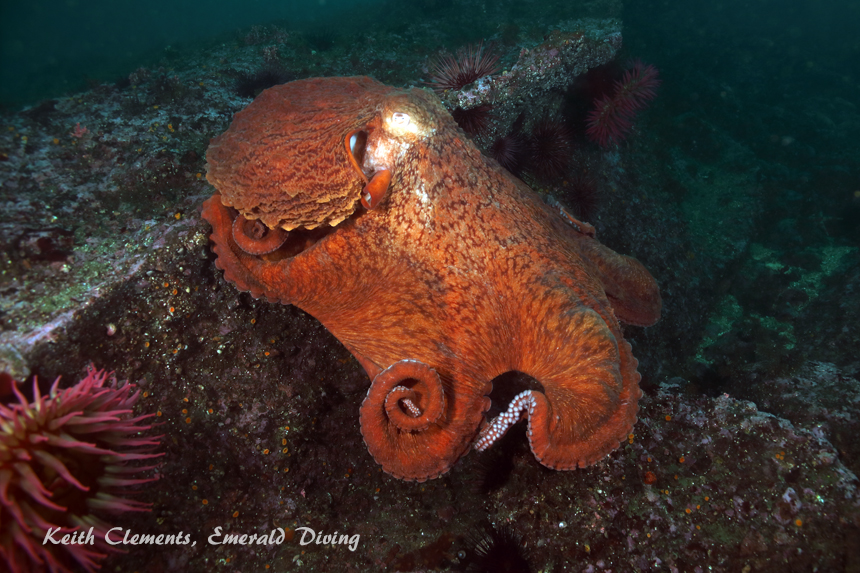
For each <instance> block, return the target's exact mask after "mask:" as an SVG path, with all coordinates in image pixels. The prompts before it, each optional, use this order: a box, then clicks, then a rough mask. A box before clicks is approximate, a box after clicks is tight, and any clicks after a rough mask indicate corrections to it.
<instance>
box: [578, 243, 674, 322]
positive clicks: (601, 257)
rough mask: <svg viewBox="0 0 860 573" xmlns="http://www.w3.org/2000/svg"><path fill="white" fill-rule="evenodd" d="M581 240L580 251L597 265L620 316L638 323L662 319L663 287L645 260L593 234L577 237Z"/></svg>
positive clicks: (607, 293)
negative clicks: (620, 252) (617, 248)
mask: <svg viewBox="0 0 860 573" xmlns="http://www.w3.org/2000/svg"><path fill="white" fill-rule="evenodd" d="M578 244H579V247H580V253H581V254H582V255H583V256H584V257H585V258H586V259H588V260H590V261H591V262H592V263H593V264H594V266H595V267H596V270H597V276H598V279H599V280H600V283H601V284H602V285H603V290H604V292H605V293H606V298H608V299H609V302H610V304H611V305H612V309H613V310H614V311H615V316H617V317H618V320H620V321H621V322H626V323H627V324H633V325H636V326H651V325H652V324H654V323H655V322H657V321H658V320H660V313H661V311H662V308H663V300H662V298H661V297H660V287H659V286H658V285H657V281H656V280H654V277H653V276H651V273H649V272H648V269H646V268H645V267H644V266H643V265H642V263H640V262H639V261H637V260H636V259H634V258H633V257H628V256H627V255H621V254H618V253H616V252H615V251H613V250H612V249H610V248H609V247H606V246H604V245H603V244H601V243H600V242H598V241H597V240H595V239H592V238H590V237H585V236H582V237H580V238H578Z"/></svg>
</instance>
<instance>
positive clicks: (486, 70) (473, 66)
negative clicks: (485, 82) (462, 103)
mask: <svg viewBox="0 0 860 573" xmlns="http://www.w3.org/2000/svg"><path fill="white" fill-rule="evenodd" d="M498 62H499V57H498V56H497V55H495V54H492V53H490V52H487V51H484V45H483V43H481V44H478V45H477V46H476V45H474V44H470V45H468V46H466V47H465V48H461V49H460V50H459V51H458V52H457V55H456V56H453V55H451V54H443V55H441V56H438V57H437V58H436V59H435V60H433V61H432V62H430V65H429V68H430V81H429V82H427V85H429V86H430V87H431V88H433V91H435V92H437V93H444V92H445V91H447V90H459V89H461V88H464V87H466V86H467V85H469V84H471V83H472V82H474V81H476V80H479V79H481V78H483V77H484V76H489V75H492V74H494V73H496V71H497V70H498V66H497V65H496V64H498Z"/></svg>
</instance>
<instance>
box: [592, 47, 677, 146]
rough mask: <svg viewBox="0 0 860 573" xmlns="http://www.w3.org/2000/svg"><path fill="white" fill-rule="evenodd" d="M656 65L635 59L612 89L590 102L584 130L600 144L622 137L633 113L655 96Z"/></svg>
mask: <svg viewBox="0 0 860 573" xmlns="http://www.w3.org/2000/svg"><path fill="white" fill-rule="evenodd" d="M657 75H658V74H657V68H655V67H654V66H653V65H650V64H649V65H647V66H645V65H643V64H642V62H640V61H638V60H637V61H635V62H634V63H633V67H632V68H630V69H629V70H627V71H626V72H624V77H623V78H622V79H621V80H620V81H618V82H615V90H614V91H613V93H611V94H607V95H605V96H603V97H602V98H598V99H597V101H595V102H594V109H592V110H591V112H589V114H588V119H587V122H588V129H587V130H586V133H587V134H588V136H589V137H590V138H591V139H592V141H596V142H597V143H599V144H600V145H601V146H603V147H607V146H608V145H609V144H610V143H611V142H613V141H614V142H615V143H618V142H620V141H621V140H623V139H624V138H625V137H626V136H627V133H628V132H629V131H630V129H631V128H632V127H633V119H634V118H635V117H636V112H638V111H639V110H640V109H642V108H644V107H645V106H646V105H648V102H650V101H651V100H652V99H654V98H655V97H656V95H657V92H656V89H657V86H659V85H660V80H659V79H658V78H657Z"/></svg>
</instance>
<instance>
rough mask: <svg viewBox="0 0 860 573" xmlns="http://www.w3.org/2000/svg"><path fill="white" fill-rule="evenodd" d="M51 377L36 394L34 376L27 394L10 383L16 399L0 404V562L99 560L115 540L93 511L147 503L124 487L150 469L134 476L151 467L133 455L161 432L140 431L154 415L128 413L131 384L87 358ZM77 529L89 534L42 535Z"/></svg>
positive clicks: (23, 566) (77, 563)
mask: <svg viewBox="0 0 860 573" xmlns="http://www.w3.org/2000/svg"><path fill="white" fill-rule="evenodd" d="M59 381H60V379H59V378H58V379H57V380H56V381H55V382H54V384H53V385H52V386H51V389H50V392H49V393H48V394H47V395H42V394H41V393H40V391H39V387H38V384H37V382H36V381H35V380H34V382H33V394H34V397H33V402H32V403H31V402H28V400H27V399H26V398H25V397H24V396H23V395H22V394H21V392H20V391H19V390H18V388H17V386H13V392H14V394H15V396H16V397H17V399H18V402H12V403H11V404H7V405H2V404H0V566H4V565H5V567H4V570H7V569H8V570H10V571H12V572H13V573H15V572H23V571H52V572H66V571H72V570H75V571H79V570H83V571H93V570H95V569H98V568H99V567H100V566H99V562H100V561H101V559H103V558H104V556H105V553H104V552H105V551H111V550H115V549H113V548H111V547H110V546H108V545H107V544H106V543H105V541H104V534H105V533H106V532H107V531H108V529H110V527H111V526H110V525H108V524H107V523H106V522H105V521H103V520H102V519H100V518H99V517H97V515H96V514H99V513H102V512H110V513H113V514H116V513H120V512H123V511H149V505H148V504H145V503H142V502H139V501H134V500H131V499H127V496H128V494H129V493H132V492H131V491H130V489H133V488H135V487H136V486H139V485H141V484H145V483H147V482H150V481H153V480H154V479H156V478H140V477H138V476H136V475H135V474H139V473H141V472H144V471H147V470H151V469H153V468H154V467H155V466H151V465H150V466H141V465H140V464H139V462H140V461H141V460H151V459H153V458H156V457H158V456H160V455H163V454H158V453H152V452H153V450H154V449H155V448H156V447H157V446H158V445H159V443H160V438H161V436H144V435H141V433H142V432H145V431H146V430H149V429H150V428H151V427H152V425H148V424H144V420H146V419H148V418H150V417H151V416H152V415H141V416H134V415H133V410H132V408H133V406H134V404H135V403H136V402H137V400H138V397H139V395H140V391H137V392H134V393H132V391H133V389H134V385H132V384H128V383H127V382H123V383H121V384H120V383H117V380H116V378H114V377H113V376H112V375H111V374H109V373H106V372H105V371H104V370H100V371H96V370H95V369H94V368H90V369H89V371H88V374H87V376H86V378H84V379H83V380H81V381H80V382H78V383H77V384H76V385H74V386H72V387H70V388H65V389H59V388H58V386H59ZM106 382H108V383H107V384H106ZM75 532H80V533H78V536H79V537H80V539H84V536H85V535H86V536H87V537H86V538H87V539H90V537H89V536H88V535H87V534H88V533H90V532H91V533H92V536H93V537H92V539H93V541H94V543H93V544H92V545H89V544H66V545H64V544H56V545H55V544H52V543H51V542H50V541H48V542H47V543H43V541H44V540H45V539H46V535H50V538H51V539H53V540H56V541H57V542H59V541H60V540H61V539H62V538H63V536H64V535H67V534H75Z"/></svg>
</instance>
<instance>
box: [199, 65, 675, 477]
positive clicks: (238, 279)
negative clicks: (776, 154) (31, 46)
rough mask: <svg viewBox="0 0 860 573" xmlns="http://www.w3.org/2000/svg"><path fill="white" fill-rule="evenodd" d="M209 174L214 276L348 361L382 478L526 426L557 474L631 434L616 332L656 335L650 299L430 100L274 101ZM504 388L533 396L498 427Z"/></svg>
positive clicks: (340, 87) (282, 89) (626, 357)
mask: <svg viewBox="0 0 860 573" xmlns="http://www.w3.org/2000/svg"><path fill="white" fill-rule="evenodd" d="M207 161H208V175H207V178H208V180H209V181H210V182H211V183H212V184H213V185H214V186H215V188H216V189H217V193H215V194H214V195H213V196H212V197H211V198H210V199H208V200H207V201H206V202H205V203H204V206H203V217H204V218H205V219H206V220H207V221H209V223H210V224H211V225H212V228H213V232H212V235H211V238H212V240H213V242H214V246H213V250H214V251H215V253H216V254H217V260H216V265H217V266H218V268H220V269H223V271H224V276H225V278H226V279H227V280H228V281H230V282H232V283H234V284H235V285H236V287H238V288H239V289H240V290H242V291H248V292H250V293H251V295H252V296H254V297H256V298H259V297H265V298H266V299H268V300H269V301H271V302H275V301H279V302H281V303H284V304H293V305H296V306H298V307H299V308H301V309H303V310H305V311H306V312H308V313H309V314H311V315H313V316H314V317H316V318H317V319H318V320H319V321H320V322H321V323H322V324H323V325H325V326H326V328H328V329H329V330H330V331H331V332H332V333H333V334H334V335H335V336H336V337H337V338H338V339H339V340H340V341H341V342H342V343H343V344H344V346H346V348H347V349H348V350H349V351H350V352H351V353H352V354H353V355H354V356H355V358H356V359H357V360H358V362H359V363H360V364H361V365H362V366H363V367H364V369H365V370H366V371H367V374H368V376H370V379H371V380H372V382H371V384H370V388H369V390H368V392H367V396H366V397H365V399H364V402H363V403H362V405H361V408H360V421H361V432H362V435H363V437H364V441H365V443H366V444H367V448H368V450H369V451H370V453H371V455H372V456H373V457H374V459H375V460H376V461H377V462H378V463H379V464H380V465H381V466H382V468H383V469H384V470H385V471H386V472H388V473H390V474H392V475H394V476H396V477H398V478H401V479H406V480H417V481H424V480H427V479H430V478H435V477H437V476H439V475H441V474H443V473H445V472H446V471H448V469H450V468H451V466H452V465H453V464H454V463H455V462H456V461H457V460H458V459H459V458H460V457H461V456H463V455H464V454H466V453H467V452H468V451H469V450H470V449H471V448H476V449H479V450H482V449H486V448H487V447H489V446H490V445H491V444H492V443H493V442H494V441H495V440H496V439H498V438H499V437H500V436H501V435H502V434H503V433H504V432H505V431H506V430H507V428H508V427H510V426H511V425H512V424H513V423H515V422H517V421H518V420H519V419H521V418H523V417H526V418H527V419H528V439H529V442H530V445H531V449H532V452H533V453H534V455H535V457H536V458H537V459H538V460H539V461H540V462H541V463H542V464H543V465H545V466H547V467H550V468H555V469H560V470H567V469H574V468H577V467H583V466H587V465H591V464H594V463H595V462H597V461H598V460H600V459H602V458H603V457H604V456H606V455H607V454H608V453H610V452H611V451H612V450H614V449H615V448H616V447H617V446H618V444H619V442H620V441H621V440H623V439H625V437H626V436H627V434H628V433H629V432H630V430H631V428H632V426H633V424H634V423H635V421H636V415H637V411H638V405H637V402H638V399H639V397H640V396H641V391H640V389H639V380H640V375H639V373H638V371H637V369H636V368H637V365H638V361H637V360H636V358H634V357H633V354H632V352H631V347H630V344H629V343H628V342H627V341H625V340H624V337H623V335H622V334H623V333H622V329H621V326H620V324H619V320H621V321H623V322H625V323H630V324H634V325H642V326H647V325H651V324H653V323H654V322H656V321H657V320H658V318H659V317H660V310H661V299H660V293H659V289H658V287H657V284H656V282H655V280H654V279H653V278H652V276H651V275H650V274H649V273H648V271H647V270H646V269H645V267H643V266H642V265H641V264H640V263H639V262H638V261H636V260H635V259H633V258H630V257H627V256H624V255H620V254H617V253H615V252H614V251H612V250H610V249H609V248H607V247H605V246H604V245H602V244H601V243H600V242H598V241H597V239H596V238H595V236H594V229H593V227H591V226H590V225H588V224H585V223H581V222H579V221H577V220H576V219H573V218H572V217H569V216H566V213H564V212H563V211H560V209H559V208H557V207H552V206H550V205H549V204H547V203H546V202H545V201H543V200H542V199H541V198H540V196H539V195H537V194H536V193H535V192H534V191H532V190H531V189H530V188H529V187H528V186H527V185H526V184H525V183H523V182H522V181H521V180H519V179H517V178H516V177H514V176H513V175H511V174H510V173H508V172H507V171H505V170H504V169H503V168H501V167H500V166H499V165H498V164H497V163H496V162H495V161H494V160H492V159H489V158H487V157H485V156H484V155H482V154H481V152H480V151H479V150H478V149H477V148H476V147H475V145H474V144H473V143H472V142H471V141H470V140H469V139H467V138H466V136H465V135H464V134H463V132H462V131H461V130H460V129H459V128H458V127H457V124H456V123H455V122H454V120H453V119H452V118H451V116H450V114H449V113H448V112H447V111H446V110H445V108H444V107H443V106H442V104H441V102H440V101H439V99H438V97H437V96H435V95H434V94H432V93H431V92H429V91H426V90H423V89H418V88H413V89H408V90H403V89H397V88H393V87H389V86H385V85H383V84H381V83H379V82H377V81H375V80H373V79H371V78H367V77H351V78H316V79H308V80H300V81H295V82H291V83H287V84H284V85H280V86H276V87H273V88H270V89H268V90H266V91H264V92H263V93H262V94H261V95H260V96H259V97H258V98H257V99H256V100H255V101H254V102H253V103H251V104H250V105H249V106H248V107H247V108H246V109H244V110H243V111H241V112H239V113H237V114H236V116H235V117H234V119H233V123H232V124H231V126H230V128H229V129H228V130H227V131H226V132H225V133H224V134H222V135H220V136H218V137H216V138H215V139H213V140H212V143H211V145H210V147H209V150H208V152H207ZM510 371H518V372H521V373H524V374H526V375H528V376H531V377H532V378H533V379H534V380H535V381H536V382H537V383H538V384H536V385H535V386H538V385H539V386H540V388H541V389H533V390H527V391H524V392H522V393H520V394H518V395H517V396H516V398H514V399H513V400H512V401H511V403H510V404H509V406H508V408H507V409H506V411H504V412H503V413H502V414H500V415H499V416H498V417H496V418H495V419H494V420H493V421H487V420H486V419H485V415H486V413H487V412H488V411H489V409H490V407H491V400H490V397H489V395H490V392H491V390H492V387H493V380H494V378H496V377H497V376H499V375H501V374H503V373H507V372H510Z"/></svg>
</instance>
